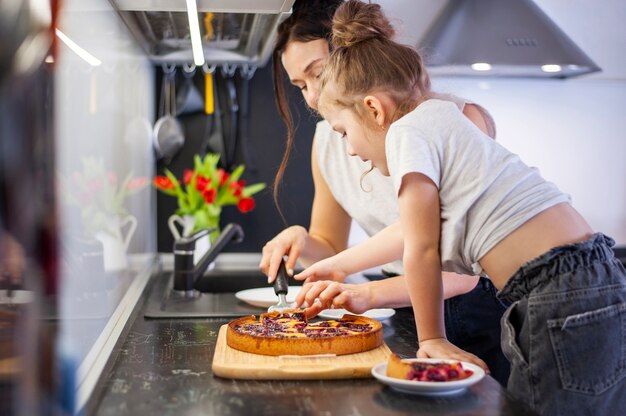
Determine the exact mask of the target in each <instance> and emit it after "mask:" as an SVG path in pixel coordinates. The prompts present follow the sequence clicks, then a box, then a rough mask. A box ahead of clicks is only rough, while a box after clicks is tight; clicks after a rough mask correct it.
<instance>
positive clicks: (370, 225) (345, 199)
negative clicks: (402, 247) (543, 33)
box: [313, 95, 467, 274]
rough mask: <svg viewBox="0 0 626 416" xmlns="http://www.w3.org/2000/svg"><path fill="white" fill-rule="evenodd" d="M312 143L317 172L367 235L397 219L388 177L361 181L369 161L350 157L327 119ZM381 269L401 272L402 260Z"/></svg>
mask: <svg viewBox="0 0 626 416" xmlns="http://www.w3.org/2000/svg"><path fill="white" fill-rule="evenodd" d="M440 97H442V98H444V99H445V100H446V101H451V102H453V103H454V105H455V106H456V107H458V109H459V110H460V111H463V108H464V107H465V104H466V103H467V101H466V100H465V99H463V98H459V97H456V96H453V95H440ZM313 145H314V146H315V151H316V155H317V164H318V166H319V168H320V172H321V174H322V177H323V178H324V180H325V181H326V183H327V184H328V187H329V189H330V192H331V193H332V194H333V197H334V198H335V200H336V201H337V202H338V203H339V205H341V206H342V207H343V209H344V210H345V211H346V212H347V213H348V215H350V217H352V219H353V220H354V221H356V223H357V224H359V225H360V226H361V228H363V230H364V231H365V232H366V233H367V234H368V235H369V236H372V235H374V234H376V233H377V232H379V231H381V230H382V229H384V228H385V227H387V226H389V225H391V224H394V223H396V222H398V221H400V211H399V210H398V198H397V194H396V192H395V191H394V188H393V182H392V181H391V178H390V177H388V176H383V175H382V174H381V173H380V172H379V171H378V169H374V170H373V171H371V172H369V173H368V174H367V175H365V176H363V179H362V181H361V176H362V175H363V173H364V172H367V171H368V170H369V169H370V168H371V164H370V163H365V162H363V161H362V160H361V159H360V158H358V157H353V156H350V155H349V154H348V150H347V149H346V141H345V140H343V139H342V138H341V135H340V134H338V133H337V132H335V131H334V130H333V129H332V128H331V126H330V124H329V123H328V122H327V121H326V120H322V121H320V122H319V123H317V128H316V129H315V136H314V142H313ZM361 184H362V185H361ZM384 269H385V270H386V271H388V272H391V273H396V274H403V273H404V270H403V267H402V261H401V260H398V261H395V262H393V263H390V264H388V265H385V266H384Z"/></svg>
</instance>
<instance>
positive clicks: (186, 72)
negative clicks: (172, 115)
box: [176, 64, 204, 116]
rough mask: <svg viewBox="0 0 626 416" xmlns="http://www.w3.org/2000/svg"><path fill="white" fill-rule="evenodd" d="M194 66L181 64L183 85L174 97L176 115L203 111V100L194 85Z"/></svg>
mask: <svg viewBox="0 0 626 416" xmlns="http://www.w3.org/2000/svg"><path fill="white" fill-rule="evenodd" d="M195 74H196V68H195V66H193V65H191V66H189V65H187V64H183V83H182V85H181V88H180V89H179V91H178V94H177V95H176V108H177V111H176V115H177V116H180V115H183V114H193V113H199V112H201V111H202V110H204V100H203V99H202V95H200V92H199V91H198V89H197V88H196V85H195V83H194V75H195Z"/></svg>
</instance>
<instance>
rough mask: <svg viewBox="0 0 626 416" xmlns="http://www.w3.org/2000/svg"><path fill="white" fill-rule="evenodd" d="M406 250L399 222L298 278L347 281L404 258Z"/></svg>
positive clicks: (317, 264) (315, 265)
mask: <svg viewBox="0 0 626 416" xmlns="http://www.w3.org/2000/svg"><path fill="white" fill-rule="evenodd" d="M402 248H403V241H402V227H401V224H400V223H399V222H398V223H395V224H393V225H390V226H388V227H387V228H385V229H383V230H381V231H379V232H378V233H377V234H375V235H374V236H372V237H370V238H368V239H367V240H365V241H364V242H362V243H360V244H358V245H356V246H354V247H350V248H349V249H347V250H344V251H342V252H341V253H339V254H336V255H334V256H332V257H329V258H327V259H324V260H321V261H319V262H317V263H315V264H313V265H312V266H309V267H307V268H306V269H305V270H303V271H302V272H301V273H298V274H297V275H295V276H294V278H295V279H297V280H305V279H308V281H315V280H321V279H331V280H337V281H343V280H344V279H345V278H346V276H348V275H350V274H353V273H357V272H360V271H362V270H366V269H369V268H372V267H376V266H380V265H382V264H386V263H389V262H391V261H394V260H398V259H400V258H401V257H402Z"/></svg>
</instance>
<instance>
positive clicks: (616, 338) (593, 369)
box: [548, 303, 626, 395]
mask: <svg viewBox="0 0 626 416" xmlns="http://www.w3.org/2000/svg"><path fill="white" fill-rule="evenodd" d="M548 331H549V333H550V340H551V342H552V348H553V350H554V354H555V357H556V362H557V366H558V369H559V375H560V378H561V383H562V384H563V388H564V389H565V390H570V391H575V392H579V393H586V394H593V395H597V394H601V393H602V392H604V391H606V390H607V389H609V388H611V387H612V386H614V385H615V384H616V383H617V382H619V381H620V380H621V379H622V378H624V377H626V342H625V336H626V303H619V304H616V305H611V306H607V307H604V308H600V309H596V310H592V311H588V312H584V313H579V314H575V315H570V316H568V317H566V318H562V319H549V320H548Z"/></svg>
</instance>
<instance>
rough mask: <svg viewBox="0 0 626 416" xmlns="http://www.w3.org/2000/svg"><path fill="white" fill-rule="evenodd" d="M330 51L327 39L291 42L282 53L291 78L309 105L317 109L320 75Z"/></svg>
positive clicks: (283, 61)
mask: <svg viewBox="0 0 626 416" xmlns="http://www.w3.org/2000/svg"><path fill="white" fill-rule="evenodd" d="M329 55H330V52H329V50H328V42H327V41H326V40H325V39H317V40H312V41H309V42H297V41H294V42H289V43H288V44H287V47H286V48H285V51H284V52H283V55H282V63H283V67H284V68H285V71H287V75H288V76H289V80H290V81H291V83H292V84H293V85H295V86H296V87H298V88H300V91H302V95H303V96H304V100H305V101H306V103H307V105H308V106H309V107H311V108H312V109H314V110H317V99H318V98H319V76H320V75H321V73H322V70H323V69H324V65H325V64H326V61H327V60H328V56H329Z"/></svg>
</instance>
